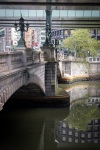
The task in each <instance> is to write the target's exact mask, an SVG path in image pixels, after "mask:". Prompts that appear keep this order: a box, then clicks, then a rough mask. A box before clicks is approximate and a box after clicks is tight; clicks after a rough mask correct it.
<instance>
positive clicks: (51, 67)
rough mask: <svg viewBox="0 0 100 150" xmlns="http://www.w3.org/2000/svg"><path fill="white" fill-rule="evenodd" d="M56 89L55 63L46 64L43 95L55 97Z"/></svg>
mask: <svg viewBox="0 0 100 150" xmlns="http://www.w3.org/2000/svg"><path fill="white" fill-rule="evenodd" d="M56 87H57V62H47V63H46V65H45V94H46V96H55V94H56Z"/></svg>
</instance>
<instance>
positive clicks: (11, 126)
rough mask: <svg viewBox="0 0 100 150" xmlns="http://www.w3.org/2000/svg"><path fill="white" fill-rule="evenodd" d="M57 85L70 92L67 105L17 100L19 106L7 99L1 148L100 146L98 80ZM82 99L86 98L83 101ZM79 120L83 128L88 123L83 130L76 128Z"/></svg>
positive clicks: (1, 115)
mask: <svg viewBox="0 0 100 150" xmlns="http://www.w3.org/2000/svg"><path fill="white" fill-rule="evenodd" d="M59 88H62V89H64V90H65V91H66V92H67V93H68V94H69V95H70V102H71V105H70V107H69V108H32V107H30V105H28V107H26V105H25V104H24V102H23V103H21V104H20V103H19V100H18V105H16V103H15V104H14V101H13V102H12V101H10V100H9V101H8V103H7V104H6V105H5V107H4V109H3V110H2V111H1V112H0V150H56V149H57V150H63V149H66V150H68V149H70V148H75V147H76V148H78V149H79V148H80V149H82V148H83V149H84V147H85V149H86V148H88V147H89V148H91V146H92V148H98V149H99V148H100V144H99V143H100V120H99V119H98V118H99V108H98V106H99V102H100V83H98V82H91V83H90V82H85V83H79V84H73V85H68V86H67V85H59ZM84 100H87V101H85V103H83V101H84ZM86 102H87V103H86ZM95 103H96V104H97V106H95V105H93V104H95ZM74 106H75V107H74ZM77 107H78V109H77ZM93 112H95V113H93ZM73 114H74V116H73ZM84 114H85V115H84ZM78 115H79V116H78ZM81 115H82V116H81ZM82 117H83V118H82ZM94 118H95V120H93V119H94ZM85 119H86V121H85ZM81 121H82V122H85V123H84V124H85V125H84V127H86V124H88V123H89V124H88V128H87V129H86V130H85V131H83V130H79V129H78V128H80V126H81V128H82V124H83V123H81ZM72 126H73V127H72ZM81 128H80V129H81ZM77 135H78V137H77ZM86 139H87V140H86Z"/></svg>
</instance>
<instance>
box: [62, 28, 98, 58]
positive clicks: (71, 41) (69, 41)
mask: <svg viewBox="0 0 100 150" xmlns="http://www.w3.org/2000/svg"><path fill="white" fill-rule="evenodd" d="M63 45H64V47H66V48H68V49H69V50H75V51H76V56H77V57H87V56H88V55H89V53H90V54H91V56H96V55H97V52H98V49H99V48H100V41H98V40H96V38H92V37H91V31H90V30H89V29H76V30H75V31H74V33H73V34H72V35H71V36H70V37H68V38H66V39H64V41H63Z"/></svg>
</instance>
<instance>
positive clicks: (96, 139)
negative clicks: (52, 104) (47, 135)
mask: <svg viewBox="0 0 100 150" xmlns="http://www.w3.org/2000/svg"><path fill="white" fill-rule="evenodd" d="M55 142H56V143H57V146H58V147H63V146H68V144H70V145H71V144H74V143H75V144H76V143H78V144H80V143H86V144H88V143H90V146H91V143H100V119H94V120H92V121H91V122H90V123H89V124H88V125H87V130H86V131H82V130H77V129H75V128H70V127H69V125H68V124H67V123H66V122H65V121H60V122H56V124H55ZM71 146H72V145H71Z"/></svg>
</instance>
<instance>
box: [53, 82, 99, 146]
mask: <svg viewBox="0 0 100 150" xmlns="http://www.w3.org/2000/svg"><path fill="white" fill-rule="evenodd" d="M94 83H95V82H91V83H86V84H83V86H82V85H81V84H80V85H76V86H75V85H74V86H73V87H68V88H67V89H66V91H67V92H69V94H70V113H69V115H68V117H66V118H65V119H64V120H62V121H56V123H55V142H56V143H57V146H58V147H75V146H76V147H85V148H86V147H95V146H96V147H99V146H100V145H99V143H100V84H97V83H96V84H94ZM76 143H77V144H76ZM83 143H84V144H83ZM95 143H98V144H95ZM81 144H82V146H81Z"/></svg>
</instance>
